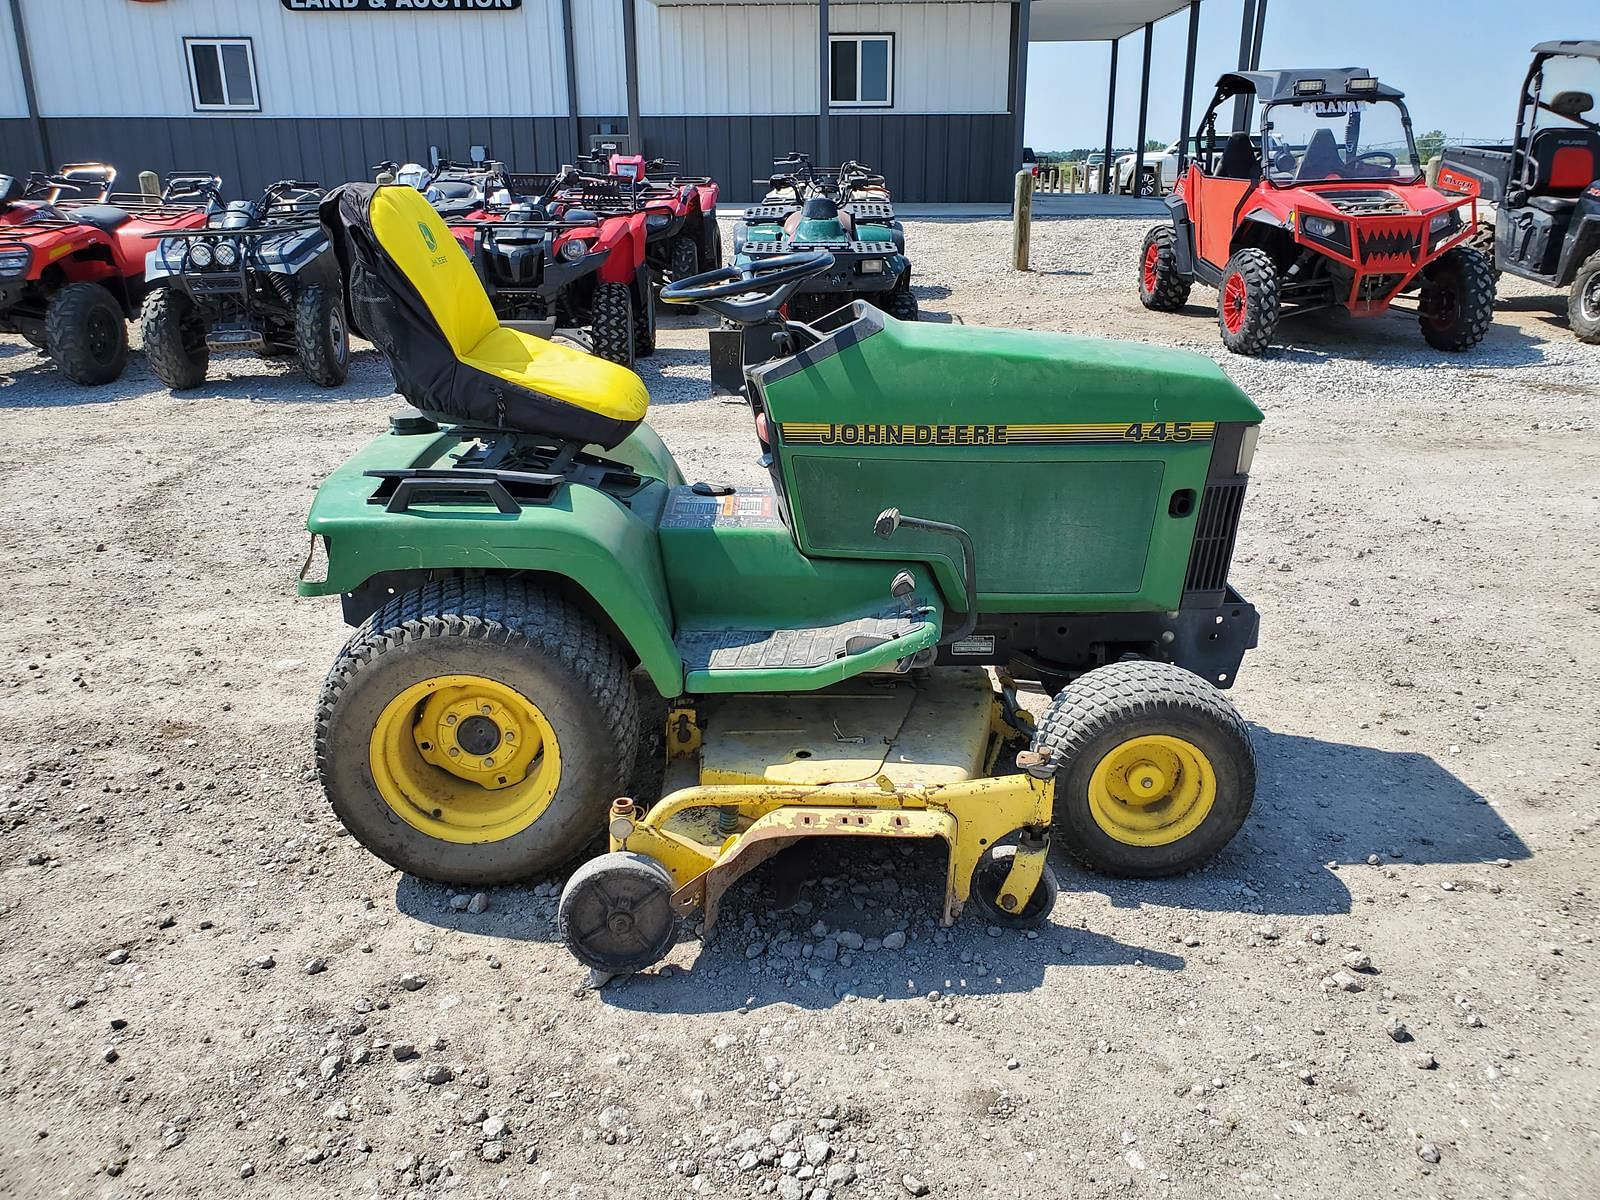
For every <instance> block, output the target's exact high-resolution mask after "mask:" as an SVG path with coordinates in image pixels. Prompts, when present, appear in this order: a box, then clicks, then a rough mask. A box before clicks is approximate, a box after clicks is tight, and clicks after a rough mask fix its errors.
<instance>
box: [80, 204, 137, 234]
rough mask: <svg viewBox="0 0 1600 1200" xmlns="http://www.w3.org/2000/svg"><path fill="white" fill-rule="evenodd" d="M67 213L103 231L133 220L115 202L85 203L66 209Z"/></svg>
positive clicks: (117, 227) (118, 227)
mask: <svg viewBox="0 0 1600 1200" xmlns="http://www.w3.org/2000/svg"><path fill="white" fill-rule="evenodd" d="M67 215H68V216H70V217H71V218H72V219H73V220H74V221H82V222H83V223H84V224H85V225H93V226H94V227H95V228H96V229H98V230H101V231H102V232H104V233H110V232H111V231H112V230H114V229H120V228H121V227H122V226H124V225H126V224H127V223H128V222H129V221H131V220H133V218H132V217H131V216H129V215H128V212H127V210H126V209H121V208H118V207H117V206H116V205H115V204H85V205H83V206H81V207H79V208H72V209H68V210H67Z"/></svg>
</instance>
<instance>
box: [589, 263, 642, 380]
mask: <svg viewBox="0 0 1600 1200" xmlns="http://www.w3.org/2000/svg"><path fill="white" fill-rule="evenodd" d="M590 330H591V333H592V336H593V338H594V352H595V354H596V356H598V357H600V358H604V359H609V360H610V361H611V362H614V363H618V364H620V365H621V366H624V367H632V366H633V362H634V345H633V293H632V292H630V291H629V290H628V285H627V284H625V283H602V284H600V285H599V286H597V287H596V288H595V289H594V311H593V313H592V314H591V316H590Z"/></svg>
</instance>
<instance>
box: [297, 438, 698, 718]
mask: <svg viewBox="0 0 1600 1200" xmlns="http://www.w3.org/2000/svg"><path fill="white" fill-rule="evenodd" d="M650 439H654V441H651V440H650ZM394 440H395V439H394V438H393V437H389V438H379V439H377V440H376V441H375V442H373V443H372V444H370V445H369V446H367V447H366V448H365V449H364V450H362V451H359V452H358V453H357V454H356V455H355V456H354V457H353V458H351V459H350V460H349V461H348V462H346V463H345V464H344V465H343V466H341V467H340V468H339V469H338V470H337V471H336V472H335V473H334V474H333V475H332V476H330V477H329V479H328V481H327V482H326V483H325V484H324V485H323V486H322V489H321V490H320V491H319V492H318V494H317V498H316V501H315V502H314V503H313V505H312V508H311V514H310V516H309V517H308V519H307V521H306V527H307V528H308V529H309V530H310V531H311V532H312V534H314V535H316V536H317V537H320V538H321V539H322V546H323V549H324V550H325V551H326V555H327V571H326V577H325V578H323V579H321V580H316V579H311V580H308V579H305V578H302V580H301V582H300V585H299V592H300V594H301V595H302V596H332V595H340V596H342V597H343V599H344V605H345V618H346V620H347V621H350V622H352V623H359V622H360V621H363V620H365V619H366V618H367V616H369V615H370V614H371V613H372V612H375V611H377V609H378V608H380V607H382V605H383V604H384V603H386V602H387V601H388V600H389V599H391V598H392V596H393V594H395V593H398V592H401V591H404V590H409V589H410V588H413V587H417V586H420V584H421V583H422V582H424V581H425V580H427V579H437V578H440V577H441V576H449V575H452V574H483V573H489V574H496V575H502V576H514V577H521V578H530V579H532V580H533V581H535V582H540V583H543V584H544V585H546V586H550V587H554V588H557V589H559V590H560V591H562V592H564V593H565V594H567V595H568V596H570V597H571V598H573V599H574V600H577V601H578V602H580V603H582V604H584V605H585V607H586V608H588V609H589V610H590V611H591V613H592V614H593V615H594V616H595V617H596V619H597V620H598V621H599V622H600V624H601V625H602V627H605V628H609V629H610V630H612V631H613V633H614V634H615V636H616V637H617V639H618V642H619V643H620V644H621V646H622V647H623V648H624V649H625V650H627V651H629V652H630V653H631V655H632V656H633V657H634V658H635V659H636V660H637V661H638V662H639V664H640V665H641V666H642V667H643V668H644V669H645V670H646V671H647V672H648V673H649V675H650V678H651V680H652V681H653V682H654V684H655V686H656V687H657V688H658V689H659V690H660V691H661V694H662V695H664V696H676V695H678V694H680V693H681V692H682V691H683V663H682V660H681V659H680V658H679V656H678V651H677V647H676V646H675V645H674V643H673V639H672V633H673V627H672V607H671V601H670V598H669V596H668V592H667V585H666V578H665V574H664V572H663V570H662V565H661V551H660V544H659V541H658V539H657V533H656V523H657V521H658V520H659V517H660V513H661V510H662V508H663V507H664V506H665V504H666V500H667V496H668V493H669V489H670V487H671V486H672V485H673V484H674V483H678V482H681V477H679V476H678V475H677V471H676V468H675V467H674V466H673V465H672V463H671V457H670V455H667V454H666V451H665V448H664V447H661V446H660V445H659V438H656V437H655V435H654V434H653V433H649V432H648V431H647V430H645V429H644V428H643V427H641V430H640V431H636V433H635V435H634V436H633V437H631V438H630V439H629V440H628V441H627V442H625V443H623V445H622V446H619V447H617V449H616V450H615V451H613V452H611V457H622V458H624V459H627V458H631V457H638V458H639V459H640V462H639V464H638V465H637V467H636V469H638V470H639V471H640V473H641V474H642V475H646V476H649V477H648V478H647V479H646V482H645V483H644V486H643V487H642V488H641V489H640V490H639V492H638V493H637V494H635V495H634V496H632V497H630V500H629V503H627V504H623V503H619V502H618V500H617V499H616V498H615V497H613V496H611V495H608V494H606V493H604V492H601V491H598V490H596V489H594V488H591V487H588V486H586V485H583V484H577V483H568V484H567V485H566V486H564V487H562V488H561V490H560V491H559V492H558V493H556V495H555V496H554V497H553V498H552V499H551V500H550V501H549V502H546V503H535V502H524V503H522V504H521V505H520V507H519V510H518V511H516V512H514V513H505V512H500V511H498V510H497V509H496V508H495V507H494V505H492V504H488V503H481V504H480V503H471V502H468V503H461V504H440V503H436V502H429V501H427V500H419V501H418V503H417V511H401V512H390V511H388V509H387V507H386V506H384V505H382V504H370V503H368V499H369V497H370V496H371V495H372V493H373V491H374V488H375V487H376V486H377V484H376V483H375V481H374V480H373V479H372V478H371V477H369V476H367V475H366V474H365V471H366V470H368V469H375V468H379V467H393V466H395V465H397V463H396V455H395V447H394ZM437 442H438V444H437V445H436V446H434V447H429V453H428V454H425V455H423V456H422V457H421V458H418V459H415V460H413V461H418V462H420V461H422V460H423V459H424V458H425V459H427V461H430V462H431V461H432V457H431V451H432V450H433V449H435V448H437V449H440V450H441V451H442V450H443V448H444V444H445V443H448V446H449V448H450V449H451V450H453V449H454V448H455V447H456V446H457V445H458V444H459V443H458V442H457V441H456V439H454V438H452V437H446V438H442V439H438V440H437ZM630 446H631V449H630ZM657 459H660V460H661V462H660V463H657V462H656V460H657ZM662 464H665V465H664V466H663V465H662ZM659 476H666V478H661V477H659ZM313 549H315V540H314V542H313Z"/></svg>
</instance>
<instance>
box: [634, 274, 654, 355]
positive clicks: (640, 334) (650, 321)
mask: <svg viewBox="0 0 1600 1200" xmlns="http://www.w3.org/2000/svg"><path fill="white" fill-rule="evenodd" d="M655 352H656V297H655V292H654V291H649V292H646V293H645V300H644V303H643V304H639V305H635V306H634V310H633V353H634V356H635V357H636V358H649V357H650V356H651V355H652V354H654V353H655Z"/></svg>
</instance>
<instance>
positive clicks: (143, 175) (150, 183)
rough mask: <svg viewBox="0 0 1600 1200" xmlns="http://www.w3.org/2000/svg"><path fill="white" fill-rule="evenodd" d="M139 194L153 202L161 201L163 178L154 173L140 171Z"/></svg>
mask: <svg viewBox="0 0 1600 1200" xmlns="http://www.w3.org/2000/svg"><path fill="white" fill-rule="evenodd" d="M139 194H140V195H142V196H147V197H149V198H150V199H151V200H159V199H161V176H159V175H157V174H156V173H155V172H154V171H140V172H139Z"/></svg>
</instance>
